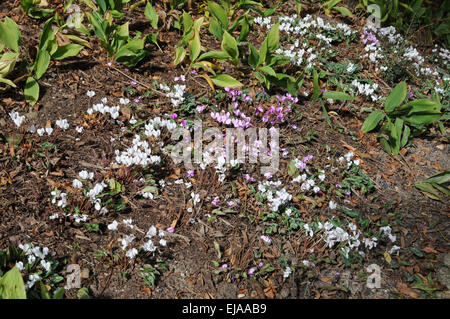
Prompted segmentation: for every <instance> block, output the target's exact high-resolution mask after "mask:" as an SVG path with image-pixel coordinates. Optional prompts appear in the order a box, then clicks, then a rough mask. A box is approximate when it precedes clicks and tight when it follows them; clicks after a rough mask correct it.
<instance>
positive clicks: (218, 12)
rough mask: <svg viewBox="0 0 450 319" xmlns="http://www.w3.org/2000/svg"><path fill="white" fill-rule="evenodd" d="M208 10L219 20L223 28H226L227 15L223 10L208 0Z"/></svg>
mask: <svg viewBox="0 0 450 319" xmlns="http://www.w3.org/2000/svg"><path fill="white" fill-rule="evenodd" d="M208 11H209V12H211V14H212V15H213V16H214V17H215V18H216V19H217V20H219V21H220V24H221V25H222V26H223V28H224V29H228V16H227V13H226V12H225V10H224V9H223V8H222V7H221V6H220V5H219V4H217V3H215V2H213V1H208Z"/></svg>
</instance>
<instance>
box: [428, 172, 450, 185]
mask: <svg viewBox="0 0 450 319" xmlns="http://www.w3.org/2000/svg"><path fill="white" fill-rule="evenodd" d="M427 181H428V182H433V183H438V184H446V183H450V171H443V172H440V173H438V174H436V175H433V176H431V177H430V178H428V179H427Z"/></svg>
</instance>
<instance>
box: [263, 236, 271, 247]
mask: <svg viewBox="0 0 450 319" xmlns="http://www.w3.org/2000/svg"><path fill="white" fill-rule="evenodd" d="M261 239H262V241H263V242H265V243H266V244H267V245H270V244H271V243H272V239H270V237H269V236H266V235H262V236H261Z"/></svg>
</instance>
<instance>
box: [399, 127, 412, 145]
mask: <svg viewBox="0 0 450 319" xmlns="http://www.w3.org/2000/svg"><path fill="white" fill-rule="evenodd" d="M410 134H411V130H410V128H409V126H408V125H405V128H404V130H403V135H402V140H401V147H403V146H405V145H406V144H408V140H409V136H410Z"/></svg>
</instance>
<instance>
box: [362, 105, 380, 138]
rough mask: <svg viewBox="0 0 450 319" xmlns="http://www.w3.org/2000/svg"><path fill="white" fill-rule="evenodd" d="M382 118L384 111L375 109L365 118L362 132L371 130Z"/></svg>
mask: <svg viewBox="0 0 450 319" xmlns="http://www.w3.org/2000/svg"><path fill="white" fill-rule="evenodd" d="M383 118H384V112H383V111H381V110H375V111H373V112H372V113H370V115H369V116H368V117H367V118H366V120H365V121H364V123H363V125H362V127H361V131H363V132H364V133H367V132H370V131H372V130H373V129H374V128H375V127H377V125H378V123H380V121H381V120H382V119H383Z"/></svg>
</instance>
